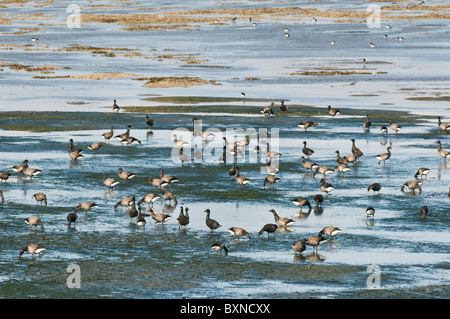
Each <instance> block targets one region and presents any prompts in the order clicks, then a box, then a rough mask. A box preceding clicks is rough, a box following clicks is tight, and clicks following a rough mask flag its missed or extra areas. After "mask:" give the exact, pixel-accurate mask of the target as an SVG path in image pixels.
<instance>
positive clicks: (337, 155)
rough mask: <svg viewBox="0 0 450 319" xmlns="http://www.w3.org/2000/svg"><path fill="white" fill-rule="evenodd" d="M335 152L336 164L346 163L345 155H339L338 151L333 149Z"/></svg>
mask: <svg viewBox="0 0 450 319" xmlns="http://www.w3.org/2000/svg"><path fill="white" fill-rule="evenodd" d="M335 153H336V162H338V164H343V165H347V164H348V159H347V158H345V157H340V155H339V154H340V153H339V151H335Z"/></svg>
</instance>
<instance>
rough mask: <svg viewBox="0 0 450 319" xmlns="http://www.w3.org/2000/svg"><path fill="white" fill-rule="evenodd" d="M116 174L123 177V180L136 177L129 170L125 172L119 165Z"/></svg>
mask: <svg viewBox="0 0 450 319" xmlns="http://www.w3.org/2000/svg"><path fill="white" fill-rule="evenodd" d="M117 175H118V176H119V178H120V179H123V180H124V181H129V180H130V179H132V178H133V177H136V175H135V174H132V173H130V172H125V171H124V170H123V169H122V167H119V169H118V173H117Z"/></svg>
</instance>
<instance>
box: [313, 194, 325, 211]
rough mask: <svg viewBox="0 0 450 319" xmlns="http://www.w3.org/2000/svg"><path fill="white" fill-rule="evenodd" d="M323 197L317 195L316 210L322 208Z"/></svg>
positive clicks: (315, 196)
mask: <svg viewBox="0 0 450 319" xmlns="http://www.w3.org/2000/svg"><path fill="white" fill-rule="evenodd" d="M323 199H324V198H323V195H322V194H316V195H314V202H315V203H316V208H318V207H320V206H321V205H322V203H323Z"/></svg>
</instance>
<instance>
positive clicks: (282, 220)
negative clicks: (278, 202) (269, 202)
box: [269, 209, 295, 227]
mask: <svg viewBox="0 0 450 319" xmlns="http://www.w3.org/2000/svg"><path fill="white" fill-rule="evenodd" d="M269 212H271V213H272V214H273V217H274V218H275V223H277V225H278V226H279V227H287V226H290V225H292V224H295V220H293V219H291V218H289V217H280V216H278V214H277V212H276V211H275V209H270V210H269Z"/></svg>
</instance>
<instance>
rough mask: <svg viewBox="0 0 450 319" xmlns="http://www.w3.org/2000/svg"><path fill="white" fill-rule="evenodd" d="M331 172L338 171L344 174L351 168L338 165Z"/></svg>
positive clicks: (345, 165)
mask: <svg viewBox="0 0 450 319" xmlns="http://www.w3.org/2000/svg"><path fill="white" fill-rule="evenodd" d="M333 170H334V171H335V170H338V171H339V172H341V173H345V172H348V171H351V170H352V168H351V167H350V166H348V165H347V164H339V165H336V166H334V167H333Z"/></svg>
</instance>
